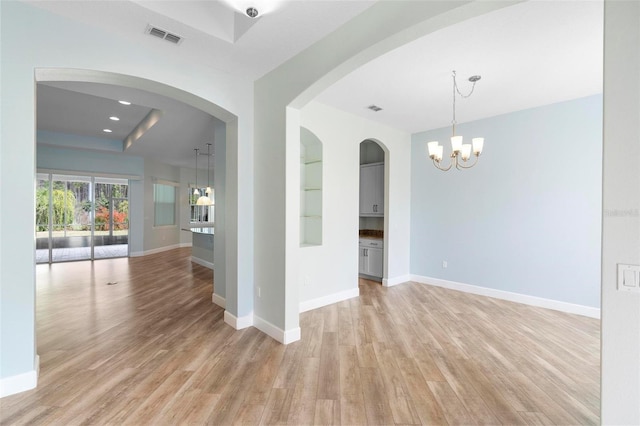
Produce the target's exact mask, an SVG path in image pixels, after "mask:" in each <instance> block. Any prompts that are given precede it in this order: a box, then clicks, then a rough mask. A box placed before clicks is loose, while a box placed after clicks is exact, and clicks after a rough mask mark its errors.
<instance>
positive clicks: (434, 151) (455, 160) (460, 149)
mask: <svg viewBox="0 0 640 426" xmlns="http://www.w3.org/2000/svg"><path fill="white" fill-rule="evenodd" d="M478 80H480V76H479V75H473V76H471V77H469V81H470V82H471V83H473V85H472V86H471V90H470V91H469V93H468V94H467V95H463V94H462V93H461V92H460V89H458V83H457V82H456V72H455V71H453V120H452V121H451V127H452V130H451V162H450V163H449V165H448V166H446V167H444V166H443V165H442V164H441V162H442V155H443V150H444V147H443V146H442V145H440V143H439V142H438V141H432V142H428V143H427V148H428V150H429V157H430V158H431V159H432V160H433V165H434V166H436V167H437V168H438V169H440V170H442V171H445V172H446V171H447V170H449V169H451V168H452V167H454V166H455V168H456V169H458V170H462V169H470V168H471V167H473V166H475V165H476V164H477V163H478V158H479V157H480V153H482V148H483V146H484V138H473V139H471V144H468V143H465V144H463V143H462V136H458V135H456V92H457V93H458V95H460V96H461V97H462V98H468V97H469V96H471V94H472V93H473V89H474V88H475V87H476V83H477V82H478ZM472 152H473V155H475V157H476V158H475V161H474V162H473V163H469V164H467V161H468V160H469V159H470V158H471V153H472Z"/></svg>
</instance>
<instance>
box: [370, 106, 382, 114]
mask: <svg viewBox="0 0 640 426" xmlns="http://www.w3.org/2000/svg"><path fill="white" fill-rule="evenodd" d="M367 108H369V109H370V110H371V111H374V112H378V111H382V108H380V107H379V106H378V105H369V106H368V107H367Z"/></svg>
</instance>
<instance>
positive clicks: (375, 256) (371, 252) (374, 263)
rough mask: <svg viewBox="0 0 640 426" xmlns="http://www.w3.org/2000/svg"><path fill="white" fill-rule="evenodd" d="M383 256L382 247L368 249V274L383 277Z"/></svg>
mask: <svg viewBox="0 0 640 426" xmlns="http://www.w3.org/2000/svg"><path fill="white" fill-rule="evenodd" d="M382 258H383V251H382V249H380V248H369V249H367V263H368V265H367V266H368V270H369V272H366V274H368V275H371V276H374V277H378V278H382Z"/></svg>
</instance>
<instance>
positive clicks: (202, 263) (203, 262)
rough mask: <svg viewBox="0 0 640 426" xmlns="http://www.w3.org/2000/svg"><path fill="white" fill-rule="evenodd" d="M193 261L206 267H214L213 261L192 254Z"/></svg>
mask: <svg viewBox="0 0 640 426" xmlns="http://www.w3.org/2000/svg"><path fill="white" fill-rule="evenodd" d="M191 261H192V262H193V263H197V264H198V265H202V266H204V267H205V268H209V269H213V263H211V262H207V261H206V260H202V259H200V258H199V257H194V256H191Z"/></svg>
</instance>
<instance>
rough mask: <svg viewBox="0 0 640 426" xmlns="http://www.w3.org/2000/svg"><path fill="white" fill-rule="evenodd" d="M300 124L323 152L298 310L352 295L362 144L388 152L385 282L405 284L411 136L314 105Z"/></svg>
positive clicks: (355, 276)
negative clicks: (314, 238) (318, 204)
mask: <svg viewBox="0 0 640 426" xmlns="http://www.w3.org/2000/svg"><path fill="white" fill-rule="evenodd" d="M300 123H301V125H302V126H303V127H304V128H306V129H308V130H310V131H311V132H312V133H313V134H314V135H315V136H317V137H318V138H319V139H320V141H322V152H323V163H322V166H323V176H322V182H323V188H322V193H323V200H322V201H323V215H322V220H323V238H322V245H320V246H310V247H301V248H299V251H300V253H299V259H300V263H299V265H300V268H299V274H300V275H299V279H298V286H299V288H300V305H301V306H302V307H303V310H306V309H305V307H318V306H320V305H324V304H327V303H325V302H329V301H331V300H339V299H340V295H344V296H348V295H349V294H351V295H352V296H353V295H357V289H358V229H359V226H358V225H359V208H360V206H359V193H360V192H359V191H360V185H359V179H360V143H361V142H363V141H364V140H366V139H375V140H376V141H379V142H380V143H381V144H382V145H383V146H384V147H386V149H387V150H388V154H387V158H388V160H389V161H388V162H387V170H386V171H387V173H388V183H389V184H388V188H387V191H386V195H387V199H388V202H386V203H385V217H386V219H387V220H388V225H389V226H388V228H389V232H388V233H387V235H385V245H386V247H387V252H388V253H389V257H388V259H387V261H386V262H385V268H384V278H387V279H389V278H390V279H392V280H395V279H402V278H408V277H407V276H408V274H409V201H410V197H409V192H410V189H409V187H410V182H409V180H410V167H409V164H410V151H411V143H410V140H411V139H410V135H409V134H408V133H404V132H401V131H399V130H396V129H392V128H390V127H387V126H383V125H381V124H379V123H375V122H373V121H369V120H366V119H364V118H362V117H359V116H355V115H352V114H347V113H345V112H342V111H340V110H337V109H335V108H331V107H329V106H326V105H324V104H320V103H317V102H312V103H310V104H308V105H307V106H305V107H304V108H303V109H302V110H301V119H300ZM291 179H293V180H295V177H294V176H292V177H291ZM298 181H299V177H298ZM298 187H299V184H298ZM349 291H351V292H349Z"/></svg>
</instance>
